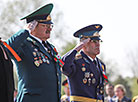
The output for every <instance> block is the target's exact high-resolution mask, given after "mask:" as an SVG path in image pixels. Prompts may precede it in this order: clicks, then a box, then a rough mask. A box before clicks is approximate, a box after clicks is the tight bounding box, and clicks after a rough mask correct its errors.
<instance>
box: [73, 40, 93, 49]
mask: <svg viewBox="0 0 138 102" xmlns="http://www.w3.org/2000/svg"><path fill="white" fill-rule="evenodd" d="M90 40H91V39H90V38H88V39H85V40H83V41H81V42H80V43H79V44H78V45H76V47H75V50H76V51H80V50H81V49H82V48H83V47H84V46H85V45H86V44H87V43H88V42H89V41H90Z"/></svg>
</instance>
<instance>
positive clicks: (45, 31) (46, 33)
mask: <svg viewBox="0 0 138 102" xmlns="http://www.w3.org/2000/svg"><path fill="white" fill-rule="evenodd" d="M51 30H52V25H51V24H43V23H38V25H37V27H36V28H35V30H34V32H35V34H34V36H36V37H38V38H39V39H41V40H43V41H46V40H47V39H48V38H50V32H51Z"/></svg>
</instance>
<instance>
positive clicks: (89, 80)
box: [88, 78, 91, 86]
mask: <svg viewBox="0 0 138 102" xmlns="http://www.w3.org/2000/svg"><path fill="white" fill-rule="evenodd" d="M90 84H91V78H89V79H88V85H89V86H90Z"/></svg>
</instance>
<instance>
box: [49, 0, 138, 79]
mask: <svg viewBox="0 0 138 102" xmlns="http://www.w3.org/2000/svg"><path fill="white" fill-rule="evenodd" d="M49 2H52V3H54V4H56V6H55V7H54V9H53V11H52V13H53V15H54V12H55V11H56V10H57V9H60V10H61V11H62V13H63V15H64V16H63V19H61V20H64V22H65V23H66V25H67V26H68V27H69V28H70V29H71V31H70V34H69V33H67V34H68V35H65V36H66V37H67V36H69V39H74V37H73V33H74V32H75V31H76V30H78V29H80V28H82V27H84V26H87V25H90V24H96V23H99V24H102V25H103V29H102V31H101V32H100V34H101V38H102V40H103V43H102V44H101V52H102V53H104V56H105V57H106V59H112V60H113V61H116V62H117V63H118V64H119V68H120V69H119V73H121V74H122V75H123V76H132V73H131V71H130V69H129V68H128V67H127V66H128V63H126V59H127V54H128V52H133V51H135V52H136V48H138V40H137V39H138V36H137V35H138V29H137V24H138V0H49Z"/></svg>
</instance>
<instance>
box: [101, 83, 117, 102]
mask: <svg viewBox="0 0 138 102" xmlns="http://www.w3.org/2000/svg"><path fill="white" fill-rule="evenodd" d="M105 92H106V94H107V96H106V97H105V99H104V101H105V102H114V101H115V95H114V85H113V84H111V83H108V84H107V85H106V86H105Z"/></svg>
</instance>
